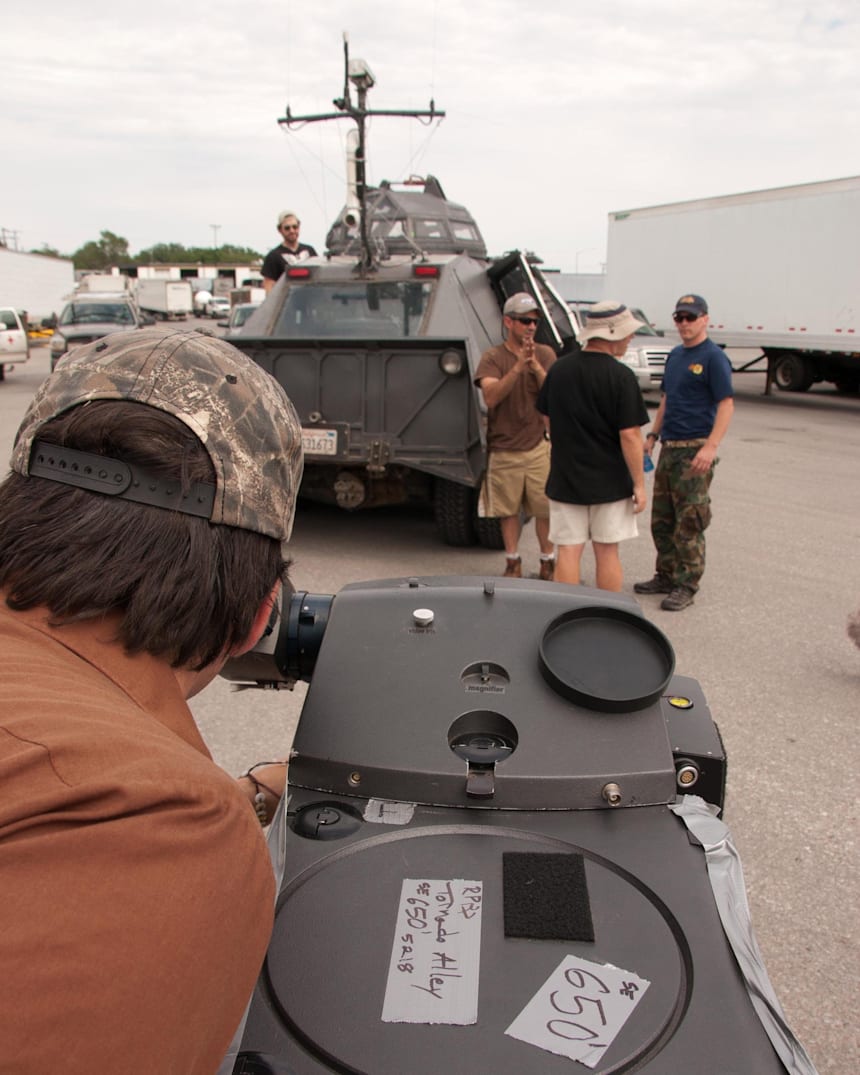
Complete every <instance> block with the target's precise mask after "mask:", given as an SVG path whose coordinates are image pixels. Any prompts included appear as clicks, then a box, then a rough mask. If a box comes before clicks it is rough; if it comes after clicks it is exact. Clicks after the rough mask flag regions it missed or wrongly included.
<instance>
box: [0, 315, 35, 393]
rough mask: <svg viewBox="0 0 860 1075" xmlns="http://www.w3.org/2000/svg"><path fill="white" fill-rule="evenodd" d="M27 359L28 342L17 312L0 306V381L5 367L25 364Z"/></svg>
mask: <svg viewBox="0 0 860 1075" xmlns="http://www.w3.org/2000/svg"><path fill="white" fill-rule="evenodd" d="M29 357H30V340H29V337H28V336H27V330H26V328H25V327H24V323H23V322H22V320H21V318H20V316H19V314H18V311H17V310H14V309H13V308H12V307H11V306H0V381H2V380H3V377H4V370H5V367H6V366H7V365H10V364H11V363H13V362H26V361H27V359H28V358H29Z"/></svg>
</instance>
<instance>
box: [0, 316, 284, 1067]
mask: <svg viewBox="0 0 860 1075" xmlns="http://www.w3.org/2000/svg"><path fill="white" fill-rule="evenodd" d="M11 468H12V473H10V474H9V475H8V476H7V478H6V479H5V481H4V482H3V483H2V485H0V774H2V784H0V787H2V791H0V905H2V907H3V914H4V924H5V928H4V931H3V938H2V940H0V954H2V961H3V968H4V975H3V980H4V986H3V987H2V988H0V1022H2V1025H3V1026H4V1027H5V1028H6V1029H5V1033H4V1061H5V1062H6V1063H7V1064H9V1065H10V1066H11V1067H15V1068H16V1069H17V1070H21V1071H33V1072H36V1071H40V1072H41V1071H44V1072H48V1071H63V1072H66V1073H72V1075H77V1073H82V1075H83V1073H84V1072H87V1073H89V1072H91V1071H92V1070H94V1069H95V1068H98V1069H99V1070H101V1069H104V1070H105V1071H116V1072H119V1071H122V1072H123V1073H125V1075H137V1073H139V1075H151V1073H153V1072H156V1071H159V1072H168V1071H170V1072H182V1073H183V1075H204V1073H212V1072H215V1071H216V1070H217V1068H218V1065H219V1062H220V1060H221V1058H222V1057H223V1055H224V1052H225V1050H226V1048H227V1045H228V1044H229V1042H230V1039H231V1036H232V1034H233V1032H234V1031H235V1029H236V1027H237V1025H238V1023H239V1020H240V1018H241V1016H242V1013H243V1011H244V1008H245V1005H246V1004H247V1001H248V999H249V997H250V994H251V991H252V989H253V984H254V982H255V980H256V978H257V975H258V972H259V970H260V966H261V963H262V959H263V955H264V952H265V949H266V946H267V943H268V940H269V933H270V929H271V923H272V913H273V901H274V879H273V876H272V870H271V866H270V861H269V857H268V852H267V848H266V844H265V840H264V839H263V835H262V830H261V828H260V824H259V820H258V817H259V815H260V814H261V813H262V812H263V809H264V808H266V807H271V806H273V805H274V802H275V800H276V797H277V795H278V794H279V793H281V792H282V790H283V783H284V773H283V767H277V766H275V767H273V771H272V772H271V773H269V772H265V773H263V772H262V771H260V770H258V771H257V772H256V774H255V779H252V780H249V779H244V780H243V779H242V778H240V780H238V781H237V780H234V779H233V778H232V777H230V776H228V775H227V774H226V773H224V772H223V771H222V770H221V769H220V768H219V767H218V766H217V765H215V764H214V762H213V761H212V760H211V758H210V755H209V753H208V751H207V749H206V746H205V744H204V742H203V740H202V738H201V736H200V733H199V731H198V729H197V727H196V725H195V723H194V720H193V717H192V715H191V711H190V710H189V708H188V705H187V701H186V700H187V699H188V698H190V697H192V696H193V695H194V694H196V693H197V692H198V691H200V690H202V689H203V687H204V686H206V684H207V683H209V682H210V681H211V680H212V679H213V678H214V676H215V675H216V674H217V673H218V671H219V670H220V668H221V667H222V666H223V664H224V662H225V660H226V659H227V658H228V657H229V656H231V655H235V654H239V653H242V652H244V651H246V650H248V649H250V648H251V647H252V646H253V645H254V644H255V642H256V641H257V640H258V639H259V637H260V636H261V634H262V633H263V631H264V630H265V628H266V626H267V624H268V621H269V619H270V616H271V609H272V603H273V600H275V599H276V598H277V595H278V593H279V590H280V587H281V583H282V580H283V579H285V577H286V566H287V565H286V562H285V561H284V558H283V556H284V544H285V543H286V542H287V540H288V539H289V536H290V532H291V529H292V523H293V514H294V510H295V501H296V494H297V491H298V486H299V482H300V479H301V472H302V453H301V429H300V426H299V422H298V419H297V416H296V413H295V411H294V409H293V407H292V404H291V403H290V401H289V400H288V399H287V397H286V395H285V394H284V393H283V391H282V390H281V388H280V387H279V386H278V385H277V384H276V382H275V381H274V380H273V379H272V378H271V377H270V376H269V375H268V374H267V373H265V372H263V371H262V370H261V369H260V368H259V367H257V366H255V365H254V364H253V363H252V362H251V361H250V360H249V359H247V358H246V357H245V356H244V355H242V354H241V353H240V352H238V351H237V350H236V349H235V348H233V347H232V346H231V345H230V344H228V343H226V342H225V341H223V340H218V339H215V338H212V337H209V336H205V335H202V334H200V333H196V332H187V331H182V332H174V333H171V334H169V335H164V334H163V332H162V331H161V330H157V329H143V330H141V331H138V332H135V333H127V334H126V333H118V334H116V335H114V336H110V337H107V338H105V339H103V340H99V341H97V342H95V343H93V344H90V345H87V346H85V347H82V348H80V349H79V350H78V351H76V352H74V354H73V355H70V356H68V357H66V358H64V359H63V360H62V362H61V363H60V364H59V365H58V367H57V370H56V371H55V373H53V374H52V375H51V377H49V378H48V380H47V381H46V382H45V383H44V385H43V386H42V388H41V389H40V391H39V392H38V394H37V395H36V398H35V399H34V400H33V403H32V404H31V406H30V408H29V410H28V412H27V414H26V415H25V417H24V420H23V423H22V425H21V428H20V430H19V432H18V436H17V439H16V443H15V447H14V450H13V455H12V460H11ZM261 785H265V786H266V787H267V790H269V791H270V792H271V794H270V795H269V798H268V801H267V802H262V803H258V805H259V806H260V808H261V809H260V810H259V811H258V816H255V811H254V808H253V806H252V800H253V799H254V795H255V792H257V791H259V788H260V786H261ZM264 798H265V797H264Z"/></svg>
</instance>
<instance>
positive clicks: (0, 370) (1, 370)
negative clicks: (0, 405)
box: [0, 362, 6, 381]
mask: <svg viewBox="0 0 860 1075" xmlns="http://www.w3.org/2000/svg"><path fill="white" fill-rule="evenodd" d="M5 377H6V367H5V366H4V365H3V363H2V362H0V381H2V380H3V379H4V378H5Z"/></svg>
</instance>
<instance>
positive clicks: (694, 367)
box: [687, 362, 703, 377]
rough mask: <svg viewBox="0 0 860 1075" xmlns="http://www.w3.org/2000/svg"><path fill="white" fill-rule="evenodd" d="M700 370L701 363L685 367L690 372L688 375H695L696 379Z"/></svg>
mask: <svg viewBox="0 0 860 1075" xmlns="http://www.w3.org/2000/svg"><path fill="white" fill-rule="evenodd" d="M702 368H703V367H702V364H701V362H694V363H693V364H692V366H688V367H687V369H688V370H689V371H690V373H695V374H696V376H697V377H698V375H699V374H700V373H701V372H702Z"/></svg>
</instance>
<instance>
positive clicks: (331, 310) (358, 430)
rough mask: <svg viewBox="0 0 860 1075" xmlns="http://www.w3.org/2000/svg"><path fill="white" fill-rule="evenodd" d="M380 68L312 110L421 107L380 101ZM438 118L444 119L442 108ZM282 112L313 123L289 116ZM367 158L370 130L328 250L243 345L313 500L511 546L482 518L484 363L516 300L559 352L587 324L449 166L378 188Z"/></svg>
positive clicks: (291, 272) (268, 309)
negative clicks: (487, 225)
mask: <svg viewBox="0 0 860 1075" xmlns="http://www.w3.org/2000/svg"><path fill="white" fill-rule="evenodd" d="M360 63H361V61H354V62H353V67H354V65H355V64H360ZM349 69H350V67H349V64H348V67H347V70H348V72H349ZM360 70H361V72H366V71H367V68H366V65H363V66H362V67H361V69H360ZM367 77H368V76H367V75H366V74H355V73H353V74H349V73H348V75H347V78H346V80H345V81H346V86H345V90H344V100H341V101H340V102H337V101H336V102H335V104H336V105H337V104H340V105H343V106H344V111H343V112H339V113H336V114H335V115H333V116H319V117H302V119H303V121H307V120H309V119H330V118H340V117H342V116H343V115H347V116H349V117H351V118H353V119H355V121H356V122H357V123H358V124H359V130H360V131H363V122H364V118H365V116H367V115H379V114H382V115H386V114H387V115H391V114H397V115H418V114H419V113H378V112H371V111H370V110H369V109H367V108H366V107H365V105H364V96H365V94H366V91H367V88H369V87H368V85H367ZM356 79H364V81H363V82H361V83H356V84H357V85H358V86H359V106H358V107H354V106H352V105H351V102H349V99H348V96H349V84H350V81H351V80H352V81H353V82H355V80H356ZM370 85H372V80H371V82H370ZM426 114H427V115H432V116H438V115H440V113H438V112H437V111H436V110H435V109H434V108H433V107H432V105H431V109H430V111H429V112H428V113H426ZM282 122H284V123H286V124H288V125H289V124H291V123H294V122H299V118H297V117H292V116H291V115H289V113H288V116H287V118H286V119H285V120H284V121H282ZM351 133H354V132H351ZM363 154H364V149H363V135H360V136H359V139H358V141H357V143H356V142H355V140H353V145H352V150H351V157H350V160H349V162H348V169H347V170H348V174H349V175H350V176H352V177H353V178H352V179H351V181H350V183H349V185H348V193H347V203H346V205H345V206H344V208H343V210H342V211H341V213H340V214H339V216H338V217H337V219H336V221H335V222H334V224H333V226H332V227H331V229H330V231H329V233H328V237H327V242H326V252H325V255H324V256H320V257H315V258H309V259H306V260H302V261H297V262H296V263H295V264H291V265H288V266H287V268H286V271H285V272H284V275H283V276H282V277H281V279H280V280H279V281H278V283H277V284H276V285H275V287H274V288H273V289H272V290H271V291H270V292H269V294H268V296H267V298H266V301H265V302H264V303H263V304H262V306H261V307H260V309H259V310H257V311H256V312H255V313H254V314H253V315H252V317H251V318H250V319H249V320H248V322H247V323H246V324H245V325H244V326H243V328H242V330H241V331H240V333H239V334H237V335H235V336H231V343H233V344H235V346H237V347H239V348H240V349H241V350H243V351H245V352H247V353H248V354H249V355H250V356H251V357H252V358H253V359H254V360H255V361H256V362H258V363H259V364H260V365H261V366H262V367H263V368H264V369H266V370H268V371H269V372H270V373H271V374H272V375H273V376H274V377H275V378H276V379H277V380H278V382H279V383H280V384H282V385H283V387H284V388H285V389H286V391H287V394H288V395H289V396H290V398H291V399H292V401H293V403H294V404H295V406H296V409H297V410H298V413H299V417H300V418H301V422H302V429H303V437H304V447H305V477H304V480H303V482H302V489H301V493H302V495H303V496H305V497H307V498H312V499H316V500H322V501H326V502H329V503H333V504H337V505H338V506H340V507H342V508H345V509H347V510H355V509H358V508H368V507H375V506H382V505H390V504H406V503H425V504H432V505H433V506H434V510H435V517H436V524H437V529H438V531H439V534H440V536H441V537H442V539H443V540H444V541H446V542H447V543H449V544H452V545H469V544H473V543H474V542H476V541H478V542H480V543H481V544H484V545H486V546H487V547H491V548H500V547H501V534H500V530H499V526H498V520H496V519H479V518H478V516H477V514H476V504H477V494H478V490H479V487H480V482H481V478H482V474H483V472H484V469H485V463H486V410H485V407H484V403H483V399H482V397H481V393H480V390H479V389H478V388H476V387H475V385H474V384H473V378H474V374H475V371H476V369H477V365H478V362H479V360H480V357H481V355H482V353H483V352H484V351H485V350H486V349H487V348H489V347H492V346H494V345H496V344H498V343H500V342H501V341H502V313H501V308H502V306H503V305H504V301H505V299H506V298H507V297H508V296H509V295H512V294H514V293H515V292H517V291H528V292H530V293H531V294H533V295H534V296H535V298H536V299H537V301H538V303H539V305H540V308H541V311H542V313H543V318H542V323H541V325H540V327H539V330H538V333H537V339H538V341H539V342H541V343H546V344H549V345H550V346H552V347H554V348H555V350H556V351H557V352H560V351H561V350H562V349H563V348H564V347H565V346H567V345H573V346H575V345H576V344H575V340H576V332H577V329H576V325H575V322H574V320H573V319H572V317H571V314H570V311H569V309H568V307H567V304H566V303H565V302H564V301H563V300H562V299H561V298H560V297H559V296H558V294H557V293H556V292H555V291H554V289H553V287H552V286H551V284H550V283H549V282H548V279H547V277H545V276H544V275H542V274H541V272H540V269H539V267H538V264H537V261H536V259H535V258H533V257H531V256H526V255H524V254H522V253H520V252H519V251H513V252H510V253H507V254H505V255H504V256H502V257H498V258H491V257H489V256H488V254H487V249H486V245H485V243H484V239H483V237H482V235H481V232H480V229H479V227H478V224H477V222H476V221H475V220H474V218H473V217H472V215H471V214H470V213H469V211H468V210H467V209H466V208H464V207H463V206H462V205H459V204H457V203H455V202H452V201H449V200H448V198H447V197H446V196H445V193H444V191H443V189H442V186H441V184H440V183H439V181H438V180H437V179H436V178H435V177H433V176H426V177H422V178H417V177H410V178H409V179H408V180H406V181H405V182H404V183H401V184H398V183H392V182H387V181H383V182H381V183H380V184H379V186H377V187H368V186H367V185H366V184H364V182H363Z"/></svg>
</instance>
